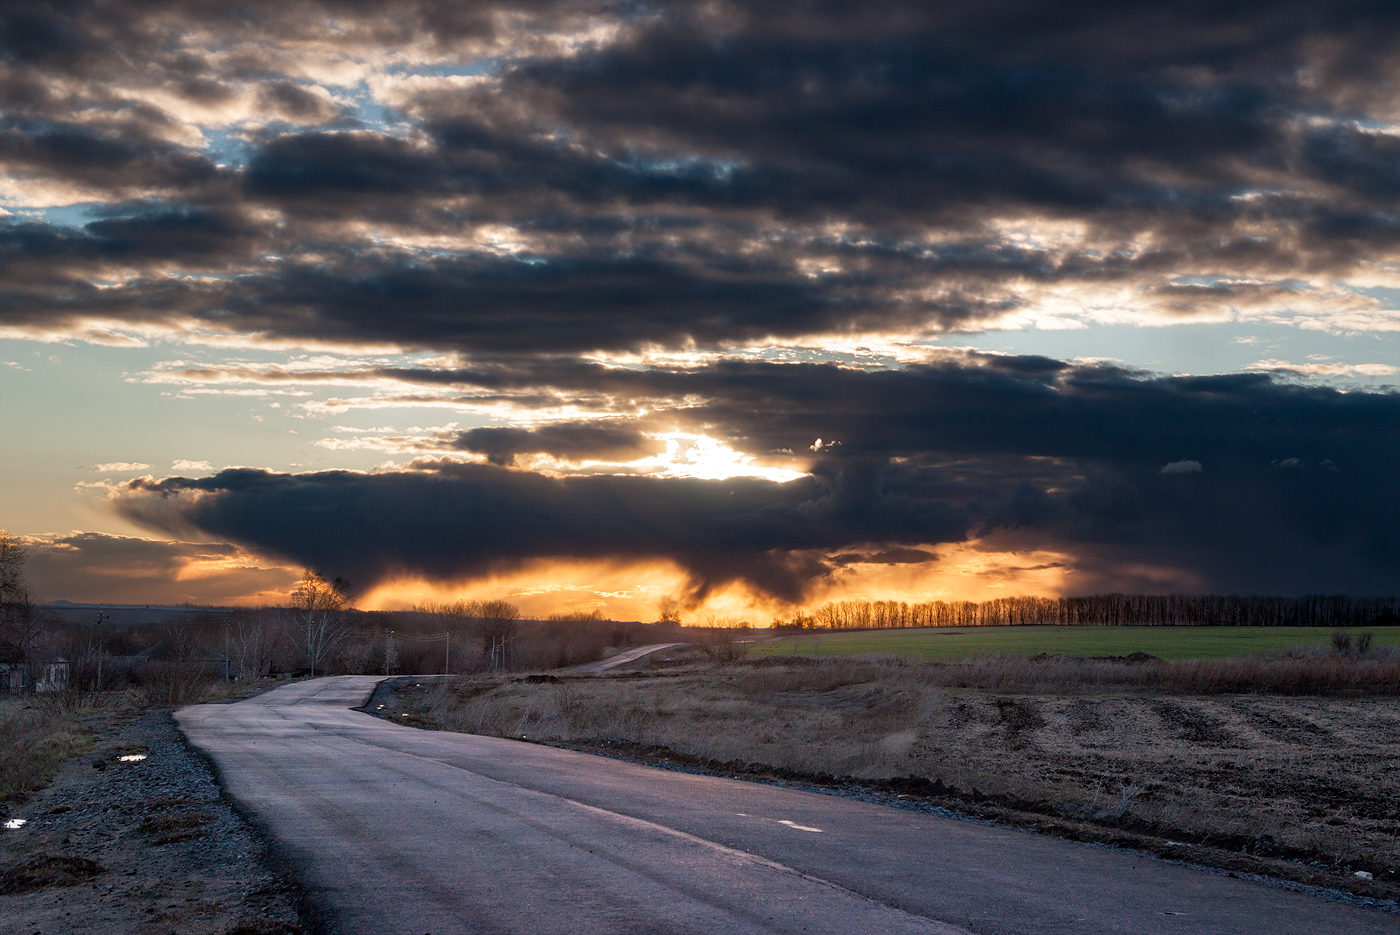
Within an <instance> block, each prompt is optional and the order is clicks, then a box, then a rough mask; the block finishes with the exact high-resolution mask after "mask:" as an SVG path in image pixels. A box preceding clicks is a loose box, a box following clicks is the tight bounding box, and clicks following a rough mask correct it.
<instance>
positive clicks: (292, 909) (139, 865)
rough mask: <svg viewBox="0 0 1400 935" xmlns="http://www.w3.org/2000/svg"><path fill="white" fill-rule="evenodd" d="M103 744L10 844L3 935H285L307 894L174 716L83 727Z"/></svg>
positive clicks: (108, 720) (1, 848)
mask: <svg viewBox="0 0 1400 935" xmlns="http://www.w3.org/2000/svg"><path fill="white" fill-rule="evenodd" d="M84 721H85V723H86V726H88V727H89V728H90V729H91V730H92V731H93V732H94V735H95V740H96V744H95V745H94V746H93V748H92V749H91V750H90V751H89V752H88V753H86V754H84V755H82V756H80V757H76V758H74V759H72V760H69V761H68V762H67V763H65V764H64V765H63V767H62V768H61V769H60V771H59V773H58V776H57V777H56V778H55V780H54V782H53V784H52V785H51V786H50V787H49V788H47V789H45V790H44V791H42V792H40V793H38V794H36V795H35V796H33V797H32V798H31V799H29V800H28V801H27V802H25V803H23V804H22V805H14V804H11V805H10V806H9V810H8V814H6V815H5V818H6V819H7V821H8V822H10V823H13V820H14V819H23V820H24V824H23V825H22V826H21V827H19V828H18V829H7V830H4V831H0V933H4V935H11V933H13V935H66V933H74V935H80V933H93V935H98V933H101V935H121V933H126V932H131V933H136V932H140V933H143V935H163V933H171V935H285V933H294V932H300V931H302V922H301V920H300V918H299V913H298V890H297V888H296V886H295V883H294V882H293V880H292V879H291V877H290V876H289V875H288V874H286V873H285V872H283V871H282V870H281V869H280V868H279V867H278V866H277V863H276V860H275V856H274V855H273V853H272V852H271V851H270V850H269V848H268V846H267V845H266V844H265V843H264V842H263V841H262V840H261V839H260V838H259V836H258V835H257V834H256V833H255V832H254V830H253V829H252V828H251V827H250V826H249V825H248V824H247V822H245V821H244V820H243V819H242V818H240V817H239V816H238V815H237V814H236V813H235V812H234V810H233V808H232V807H231V806H230V804H229V803H228V801H227V800H226V799H225V798H224V797H223V796H222V795H221V793H220V791H219V787H218V784H217V783H216V781H215V779H214V776H213V773H212V772H211V771H210V769H209V767H208V766H207V765H206V763H205V762H204V761H203V760H202V759H200V758H199V757H198V756H197V755H196V754H195V753H194V752H192V751H191V750H190V749H189V747H187V746H186V745H185V743H184V742H183V740H182V738H181V736H180V734H179V731H178V730H177V729H176V727H175V724H174V721H173V720H172V719H171V717H170V713H169V712H168V711H164V710H159V711H148V712H144V713H137V714H130V713H128V714H112V713H104V714H97V715H89V716H86V717H85V718H84Z"/></svg>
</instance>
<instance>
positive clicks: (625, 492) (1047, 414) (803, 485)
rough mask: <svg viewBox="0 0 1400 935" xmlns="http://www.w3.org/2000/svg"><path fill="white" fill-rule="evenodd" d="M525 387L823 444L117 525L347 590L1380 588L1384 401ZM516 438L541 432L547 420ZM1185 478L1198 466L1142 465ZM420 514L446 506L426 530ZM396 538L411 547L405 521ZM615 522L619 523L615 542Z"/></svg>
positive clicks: (1226, 392)
mask: <svg viewBox="0 0 1400 935" xmlns="http://www.w3.org/2000/svg"><path fill="white" fill-rule="evenodd" d="M463 376H464V375H463V374H458V378H459V379H462V378H463ZM516 379H519V380H520V381H521V384H522V385H524V384H528V383H530V382H531V381H530V380H529V379H525V378H523V377H521V375H519V374H517V375H516ZM537 379H538V377H537ZM547 382H549V383H550V384H551V385H553V386H555V387H556V388H560V389H563V388H565V387H568V386H571V385H572V387H573V388H574V389H576V390H580V391H586V392H587V393H588V394H591V395H592V397H593V398H594V399H595V400H597V401H599V403H600V404H602V405H607V404H608V403H607V402H606V399H607V397H608V396H609V395H611V394H615V393H622V394H625V395H627V396H628V398H629V399H631V400H632V401H633V402H634V403H636V404H646V405H648V406H649V405H650V403H649V402H647V400H648V399H649V398H650V397H654V398H656V399H665V398H670V399H682V398H684V399H687V400H688V402H687V405H686V406H684V407H683V408H680V407H673V408H671V409H669V410H666V409H663V410H657V411H652V412H651V413H650V414H649V416H648V424H649V425H653V426H665V425H666V423H667V420H668V419H674V420H675V422H676V424H677V425H678V426H679V427H683V428H686V429H689V430H700V431H705V432H706V433H708V434H710V435H712V436H713V437H717V438H720V439H722V440H725V441H727V442H728V443H730V444H732V445H734V446H735V447H737V448H739V449H740V450H745V451H749V452H751V453H754V454H763V453H765V452H768V451H770V450H773V449H783V448H787V449H791V450H794V451H798V452H805V450H806V449H808V448H809V446H811V445H812V443H813V442H814V441H815V439H816V438H818V437H820V438H823V439H825V440H826V441H827V442H828V443H829V442H831V441H833V440H835V441H839V442H840V445H839V446H838V447H836V448H830V447H829V446H828V447H825V448H823V449H822V455H821V457H820V458H819V459H818V460H817V462H816V463H815V465H814V467H813V477H812V478H811V479H810V480H804V481H797V482H793V483H791V484H787V485H778V484H772V483H768V482H762V481H748V480H732V481H725V482H700V481H680V480H659V479H654V478H638V477H611V478H599V477H579V478H570V479H567V480H553V479H548V478H544V477H540V476H539V475H534V474H527V473H522V472H512V471H502V470H499V469H495V468H488V467H486V466H470V465H469V466H465V467H455V466H451V465H448V464H438V465H435V466H433V467H432V468H431V469H430V470H428V471H427V472H426V473H419V472H403V473H390V474H376V475H371V476H368V477H366V476H362V475H350V474H315V475H298V476H286V475H269V474H263V473H258V472H245V473H238V472H225V474H222V475H218V476H216V477H214V478H208V479H202V480H183V479H178V478H176V479H170V480H166V481H162V482H159V483H155V482H151V481H144V480H143V481H135V482H132V483H131V484H130V485H129V486H128V487H127V488H125V493H124V495H123V498H122V499H121V500H120V501H119V502H120V504H121V509H122V510H123V511H124V515H126V516H127V517H128V518H130V519H133V520H136V521H139V522H144V523H147V524H152V525H154V526H156V527H158V528H162V529H166V530H170V531H180V530H182V529H184V528H185V527H184V526H182V525H181V524H191V525H192V526H193V527H194V528H196V529H198V530H200V531H201V532H203V533H205V534H207V535H212V536H217V537H223V538H229V539H232V540H233V541H237V542H241V543H245V544H248V545H250V546H256V547H259V548H265V549H270V550H273V551H275V552H276V553H277V554H280V555H284V556H288V557H291V558H294V559H296V560H297V561H300V562H304V563H309V564H315V565H317V567H336V566H337V563H339V564H340V565H343V566H345V567H347V568H351V566H353V568H352V570H353V571H354V572H355V573H356V574H357V575H360V576H362V577H366V576H367V577H370V578H376V577H382V576H384V575H387V574H390V573H392V572H393V571H395V570H410V571H415V572H419V573H423V574H427V575H430V576H434V577H442V578H450V577H453V576H471V575H479V574H483V573H485V572H486V571H488V570H492V569H494V568H497V567H500V566H501V565H505V566H509V565H510V564H512V563H518V562H519V561H522V560H524V559H527V558H534V557H542V556H553V557H573V558H584V557H594V556H600V555H603V556H620V557H630V558H636V557H641V556H647V555H655V556H665V557H669V558H674V559H675V560H676V561H678V562H679V563H680V564H681V565H682V566H683V567H685V568H687V569H689V570H690V571H691V573H692V574H693V575H694V576H695V580H696V582H697V588H699V589H700V590H703V589H704V588H706V587H709V586H712V585H714V584H717V583H722V582H723V581H727V580H733V579H740V580H745V581H748V582H749V583H750V584H752V585H753V586H754V587H756V588H758V589H759V590H766V591H768V592H770V593H773V594H775V595H777V596H780V597H783V598H787V599H791V598H792V597H794V596H800V595H801V594H802V593H804V589H806V588H809V587H810V586H811V585H813V584H814V583H815V582H817V581H818V580H820V578H821V577H822V576H823V575H825V574H826V573H827V572H828V571H829V570H830V569H831V568H832V567H833V566H835V565H840V564H848V563H850V562H853V561H857V560H859V561H879V562H886V563H889V562H907V561H913V560H919V561H922V560H923V559H920V558H919V557H918V556H917V555H915V554H914V553H912V552H910V551H908V547H911V546H917V545H927V544H934V543H937V542H946V541H953V540H957V539H960V538H962V537H963V536H964V535H969V536H978V537H983V538H985V539H986V540H987V542H988V543H989V544H990V543H1000V544H1002V545H1003V546H1004V547H1006V548H1018V549H1031V548H1034V549H1049V550H1061V551H1064V552H1066V553H1068V554H1070V555H1072V556H1075V567H1076V574H1078V576H1079V580H1081V581H1083V582H1086V583H1092V585H1093V586H1097V587H1110V588H1111V587H1113V586H1115V582H1116V583H1117V584H1118V585H1122V584H1123V583H1124V581H1125V580H1126V579H1125V578H1124V575H1126V574H1128V572H1129V570H1131V569H1132V568H1135V567H1136V568H1138V569H1139V570H1141V569H1143V568H1155V569H1161V570H1164V571H1163V572H1162V574H1161V575H1159V576H1158V578H1157V579H1156V580H1158V581H1159V586H1161V585H1160V582H1161V581H1163V580H1166V581H1169V582H1172V583H1174V584H1175V585H1176V586H1181V587H1190V588H1192V589H1205V590H1211V589H1215V590H1221V591H1242V592H1244V591H1261V592H1299V591H1317V590H1325V591H1352V592H1369V591H1388V590H1393V589H1394V587H1395V586H1396V584H1397V583H1400V582H1397V580H1396V574H1395V568H1396V567H1400V546H1397V544H1396V540H1395V538H1394V536H1393V535H1391V532H1390V530H1392V529H1393V528H1394V527H1395V524H1396V523H1400V497H1397V496H1396V492H1395V483H1394V476H1395V465H1396V464H1400V395H1397V394H1396V393H1394V392H1374V393H1344V392H1339V391H1337V390H1333V389H1328V388H1323V387H1304V386H1298V385H1294V384H1289V383H1285V382H1280V381H1278V380H1276V379H1274V378H1272V377H1270V376H1268V375H1264V374H1248V375H1233V376H1220V377H1153V376H1149V375H1142V374H1137V373H1133V372H1130V371H1125V370H1123V369H1120V368H1114V367H1107V366H1076V365H1069V364H1065V363H1062V362H1058V361H1053V360H1049V359H1046V358H1038V357H1024V358H1002V357H993V356H987V355H972V357H971V358H970V360H969V361H964V362H951V361H949V362H943V363H934V364H929V365H925V366H918V367H909V368H905V369H902V370H890V371H874V372H867V371H862V370H855V369H851V368H845V367H838V366H835V365H808V364H762V363H737V362H721V363H717V364H714V365H711V366H709V367H705V368H700V369H697V370H694V371H689V372H674V371H670V372H668V371H631V370H617V369H611V368H601V367H589V366H583V365H569V366H565V367H562V368H560V369H559V370H557V371H555V372H553V373H552V374H551V375H550V376H549V377H548V380H547ZM582 395H583V394H582V393H581V396H582ZM558 428H559V430H560V431H561V432H562V433H565V434H570V433H574V432H576V431H577V426H574V425H571V424H564V425H561V426H559V427H558ZM498 431H499V430H490V429H486V430H473V432H472V433H468V434H469V435H471V434H474V433H481V434H482V435H483V436H485V437H488V438H489V437H491V435H492V434H493V433H496V432H498ZM503 434H504V435H505V437H506V438H510V437H512V436H511V433H510V432H509V431H507V432H505V433H503ZM521 434H525V433H521ZM538 434H539V436H544V437H548V435H549V434H550V432H549V429H548V427H545V428H541V429H539V430H538ZM532 449H533V444H532V446H531V448H523V447H514V448H508V449H506V450H509V451H512V452H513V451H517V450H532ZM472 450H478V451H481V450H492V449H490V446H487V445H480V446H472ZM501 460H504V457H503V455H502V457H501ZM1183 461H1194V462H1198V463H1199V464H1201V465H1202V470H1200V471H1190V472H1183V471H1170V470H1169V471H1163V468H1164V467H1166V466H1168V465H1170V464H1173V463H1181V462H1183ZM1281 464H1283V465H1286V469H1285V468H1280V466H1279V465H1281ZM731 491H734V492H733V493H731ZM190 492H195V493H201V494H203V496H201V497H195V498H191V497H190ZM760 494H761V496H760ZM434 498H436V499H434ZM420 501H421V502H423V503H429V502H439V501H440V502H442V503H449V504H452V506H451V507H450V509H448V512H446V513H443V514H440V515H439V514H433V513H432V510H431V509H429V508H428V507H421V508H420V507H418V506H415V504H418V503H419V502H420ZM600 514H606V516H602V515H600ZM556 516H557V520H556V519H547V518H545V517H556ZM410 517H411V519H410ZM420 522H421V523H425V524H427V525H424V526H422V527H421V528H422V532H421V535H422V537H423V539H422V541H421V542H416V541H413V540H412V539H411V537H410V533H409V530H411V529H413V528H415V527H416V524H418V523H420ZM634 524H637V525H636V529H637V530H640V531H639V532H629V530H632V529H633V527H634ZM357 529H358V530H360V531H359V532H356V530H357ZM453 529H456V530H457V531H455V532H454V531H453ZM781 555H800V556H802V564H801V565H800V566H799V567H791V566H789V565H786V564H784V565H781V566H780V568H781V573H779V571H776V570H775V569H774V567H773V565H772V564H771V562H772V561H775V560H776V559H775V558H774V557H775V556H781ZM355 556H360V557H359V558H356V557H355ZM826 556H829V557H826ZM853 556H867V557H865V558H855V557H853ZM493 563H495V564H493ZM750 563H752V564H750ZM1139 573H1141V572H1133V574H1139Z"/></svg>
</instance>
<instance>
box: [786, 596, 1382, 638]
mask: <svg viewBox="0 0 1400 935" xmlns="http://www.w3.org/2000/svg"><path fill="white" fill-rule="evenodd" d="M774 624H775V625H776V626H779V627H783V628H789V629H794V628H795V629H817V630H884V629H900V628H905V627H997V626H1076V625H1078V626H1129V625H1131V626H1152V627H1192V626H1231V627H1284V626H1292V627H1356V626H1397V625H1400V597H1396V596H1388V597H1386V596H1378V597H1349V596H1347V595H1339V594H1309V595H1304V596H1303V597H1271V596H1264V595H1255V594H1251V595H1233V594H1232V595H1219V594H1091V595H1088V596H1084V597H999V598H996V599H995V600H990V601H922V602H918V603H913V604H911V603H907V602H904V601H829V602H827V603H826V604H823V605H822V606H821V607H818V608H817V609H816V610H815V611H812V612H811V613H806V614H803V613H799V614H797V615H795V616H793V617H792V618H791V619H788V620H775V621H774Z"/></svg>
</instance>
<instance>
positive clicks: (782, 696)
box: [369, 659, 1400, 910]
mask: <svg viewBox="0 0 1400 935" xmlns="http://www.w3.org/2000/svg"><path fill="white" fill-rule="evenodd" d="M379 705H384V707H383V708H380V707H379ZM369 710H371V711H373V712H375V713H378V714H379V715H381V716H388V717H393V718H394V719H395V720H397V721H398V722H399V723H408V724H415V725H418V726H422V727H430V728H437V729H449V730H462V731H469V732H478V733H487V734H494V735H497V736H507V737H516V738H523V739H528V740H532V741H537V742H543V743H551V744H557V745H563V746H568V747H572V748H575V749H582V750H588V751H591V752H597V753H603V754H607V755H612V756H621V757H624V758H628V759H634V760H640V761H643V762H648V763H654V764H656V765H662V766H669V767H672V768H682V769H693V770H700V771H705V772H711V773H716V774H721V775H730V776H735V777H737V778H745V779H756V780H760V781H769V782H784V783H791V784H797V785H806V786H810V787H815V788H821V789H825V790H828V791H837V792H840V793H842V794H850V795H860V796H863V797H867V798H872V799H873V800H877V801H884V802H888V803H890V804H896V805H901V806H903V807H914V808H920V809H932V810H948V811H949V812H951V813H956V814H958V815H961V816H968V817H974V818H980V819H990V820H994V821H997V822H999V823H1003V824H1009V825H1012V826H1015V827H1021V828H1026V829H1029V830H1034V831H1037V832H1040V833H1045V834H1054V835H1059V836H1064V837H1069V838H1073V839H1077V840H1085V841H1095V842H1100V843H1106V844H1113V845H1118V846H1126V847H1132V848H1136V849H1139V850H1144V851H1148V852H1151V853H1154V854H1157V855H1159V856H1162V857H1164V858H1168V859H1175V860H1182V861H1185V862H1190V863H1196V864H1201V865H1205V866H1210V867H1214V868H1219V869H1222V870H1224V871H1227V872H1233V873H1241V874H1257V875H1263V876H1267V877H1271V878H1274V879H1276V880H1284V881H1292V882H1293V883H1296V884H1301V885H1307V886H1316V887H1324V888H1327V889H1330V890H1332V891H1334V892H1344V893H1347V894H1350V895H1351V896H1352V897H1356V898H1360V899H1362V900H1364V901H1374V903H1373V904H1375V905H1377V906H1379V907H1381V908H1385V907H1387V906H1388V907H1389V908H1391V909H1392V910H1394V909H1397V908H1400V699H1396V698H1394V697H1377V696H1366V697H1286V696H1277V695H1262V694H1261V695H1248V694H1244V695H1210V696H1206V697H1193V696H1180V695H1165V694H1160V693H1156V694H1152V693H1146V694H1127V693H1123V692H1120V691H1115V692H1114V693H1111V694H1109V693H1105V694H1092V693H1091V694H1084V693H1080V692H1078V691H1074V692H1070V693H1066V694H1043V693H1042V694H1034V695H1027V694H1016V695H1012V694H1004V693H996V692H988V691H976V690H969V689H961V688H949V687H947V686H939V685H931V684H929V680H928V679H927V678H923V679H921V678H920V666H919V665H918V664H912V665H911V664H909V663H899V664H887V663H881V662H878V661H876V662H870V661H859V660H830V661H826V662H823V663H821V664H820V665H812V664H810V663H803V662H802V661H801V660H798V661H797V662H792V663H789V662H784V661H779V660H773V659H769V660H756V661H751V662H740V663H734V664H728V665H721V666H712V665H692V666H683V667H680V668H679V669H673V670H670V671H667V670H666V669H665V668H664V664H663V667H662V668H659V669H657V670H654V671H651V672H640V673H629V674H623V675H614V676H606V675H605V676H593V677H588V676H579V677H555V676H549V675H535V676H504V675H497V676H476V677H470V678H463V679H459V680H455V681H454V682H451V683H444V684H432V683H427V682H424V683H422V684H421V685H415V683H413V682H411V681H403V680H401V681H399V682H398V683H397V684H396V685H395V686H386V687H385V689H383V690H381V692H380V693H379V694H378V695H377V696H376V698H375V699H374V700H373V701H372V702H371V704H370V705H369ZM1358 871H1360V872H1361V873H1364V874H1370V875H1371V879H1365V878H1363V877H1359V876H1357V875H1356V874H1357V872H1358Z"/></svg>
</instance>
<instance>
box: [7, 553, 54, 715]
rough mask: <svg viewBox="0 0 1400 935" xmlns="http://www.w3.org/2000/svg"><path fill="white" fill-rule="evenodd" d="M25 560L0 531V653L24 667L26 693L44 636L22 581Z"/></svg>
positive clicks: (32, 677) (25, 554)
mask: <svg viewBox="0 0 1400 935" xmlns="http://www.w3.org/2000/svg"><path fill="white" fill-rule="evenodd" d="M27 557H28V553H27V552H26V551H25V550H24V548H23V547H22V546H21V545H20V544H19V541H18V540H17V539H16V538H15V537H14V536H12V535H10V534H9V533H8V532H6V531H5V530H3V529H0V651H4V652H5V653H6V655H10V656H13V657H14V660H15V661H16V662H19V663H22V664H23V665H24V674H25V679H24V682H25V689H26V690H28V689H29V688H31V687H32V686H33V683H34V676H35V671H34V669H35V665H36V663H37V660H36V659H35V658H34V656H35V650H36V649H37V648H38V646H37V644H38V643H39V641H40V637H41V636H43V634H44V621H43V619H42V618H41V617H40V616H39V615H38V614H36V613H35V612H34V604H33V602H32V601H30V599H29V585H28V583H27V582H26V581H25V580H24V560H25V559H26V558H27Z"/></svg>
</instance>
